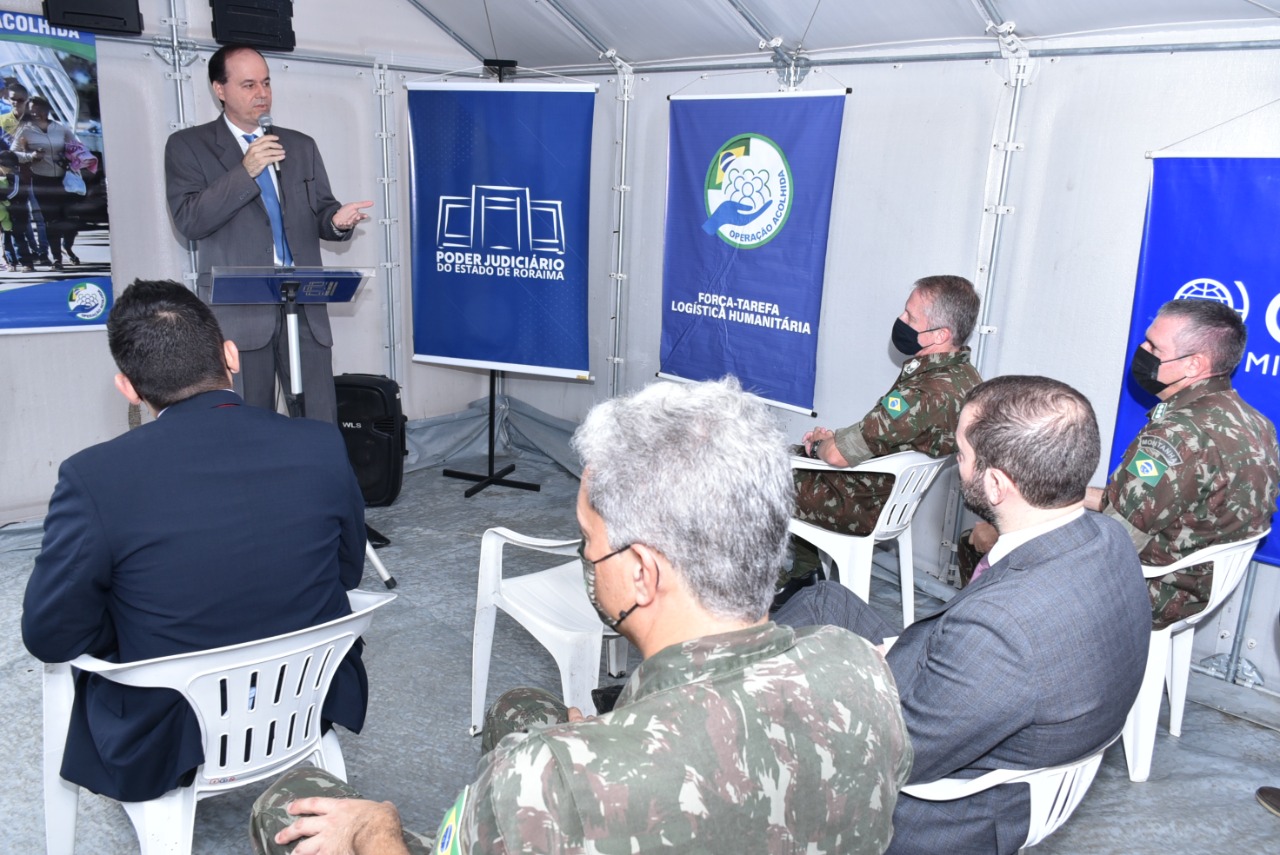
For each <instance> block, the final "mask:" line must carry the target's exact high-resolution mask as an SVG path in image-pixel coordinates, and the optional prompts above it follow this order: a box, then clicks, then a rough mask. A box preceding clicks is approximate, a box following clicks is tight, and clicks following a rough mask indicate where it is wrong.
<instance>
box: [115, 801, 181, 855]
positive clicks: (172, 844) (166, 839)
mask: <svg viewBox="0 0 1280 855" xmlns="http://www.w3.org/2000/svg"><path fill="white" fill-rule="evenodd" d="M121 804H122V805H123V807H124V810H125V813H127V814H129V821H130V822H132V823H133V830H134V831H136V832H137V834H138V845H139V848H140V850H141V855H191V838H192V834H193V833H194V831H195V827H196V790H195V787H179V788H178V789H176V790H170V791H169V792H167V793H165V794H164V795H163V796H161V797H160V798H158V799H152V800H151V801H149V802H121Z"/></svg>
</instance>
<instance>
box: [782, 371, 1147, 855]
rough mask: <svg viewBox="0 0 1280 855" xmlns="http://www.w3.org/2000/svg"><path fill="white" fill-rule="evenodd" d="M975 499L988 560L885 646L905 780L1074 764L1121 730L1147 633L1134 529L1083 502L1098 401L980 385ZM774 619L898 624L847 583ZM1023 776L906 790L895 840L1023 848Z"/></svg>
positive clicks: (970, 463)
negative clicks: (985, 784)
mask: <svg viewBox="0 0 1280 855" xmlns="http://www.w3.org/2000/svg"><path fill="white" fill-rule="evenodd" d="M956 438H957V441H958V444H959V451H958V452H957V454H956V459H957V462H958V464H959V467H960V484H961V489H962V491H963V494H964V500H965V504H966V505H967V506H968V507H969V508H970V509H971V510H973V511H974V512H975V513H977V514H978V515H980V516H982V517H984V518H986V519H988V520H989V521H991V522H992V523H993V524H994V525H995V527H996V530H997V531H998V532H999V539H998V540H997V541H996V544H995V546H994V548H992V550H991V553H990V554H989V555H988V556H987V558H988V561H987V562H986V563H987V565H988V566H986V567H984V566H982V565H979V572H978V574H977V576H976V577H975V580H974V582H973V583H972V584H970V585H969V586H968V587H967V588H965V589H964V590H963V591H961V592H960V593H959V594H957V595H956V596H955V598H954V599H952V600H951V602H949V603H947V604H946V605H945V606H943V607H942V609H941V610H939V611H938V612H937V613H935V614H933V615H931V616H929V617H925V618H922V619H921V620H919V621H917V622H916V623H914V624H912V625H911V626H910V627H908V628H907V629H906V630H904V631H903V633H902V635H901V637H900V638H898V640H897V642H896V643H895V644H894V645H893V647H892V648H891V649H890V650H889V652H888V656H887V659H888V662H889V667H890V668H891V669H892V670H893V674H894V677H895V678H896V679H897V681H898V691H899V694H900V696H901V699H902V713H903V716H904V718H905V719H906V722H907V731H908V733H910V735H911V742H912V744H913V746H914V748H915V766H914V768H913V769H912V772H911V783H916V782H925V781H933V780H936V779H938V778H947V777H962V778H969V777H975V776H977V775H978V774H980V773H981V772H982V771H985V770H990V769H995V768H1007V769H1036V768H1039V767H1042V766H1054V765H1059V764H1062V763H1069V762H1071V761H1073V760H1077V759H1079V758H1081V757H1084V756H1086V755H1087V754H1089V753H1091V752H1093V751H1095V750H1097V749H1098V748H1100V747H1101V746H1102V745H1104V744H1105V743H1106V742H1107V740H1109V739H1111V738H1112V737H1113V736H1115V735H1116V734H1117V733H1119V732H1120V729H1121V727H1122V726H1123V725H1124V722H1125V718H1126V716H1127V715H1128V712H1129V707H1130V706H1132V704H1133V700H1134V698H1135V697H1136V696H1137V693H1138V687H1139V686H1140V685H1141V683H1142V676H1143V672H1144V670H1145V668H1146V663H1147V644H1148V641H1149V639H1150V626H1149V623H1148V620H1147V619H1148V603H1147V595H1146V587H1145V585H1144V583H1143V578H1142V570H1141V567H1140V566H1139V565H1138V556H1137V554H1136V552H1135V551H1134V548H1133V544H1132V542H1131V541H1130V540H1129V537H1128V535H1127V534H1126V533H1125V530H1124V527H1123V526H1121V525H1120V524H1119V523H1118V522H1116V521H1115V520H1111V519H1108V518H1107V517H1105V516H1103V515H1101V514H1097V513H1093V512H1087V511H1085V510H1084V507H1083V502H1084V496H1085V487H1086V486H1087V485H1088V483H1089V478H1090V476H1091V475H1092V474H1093V472H1094V469H1096V468H1097V465H1098V458H1099V440H1098V424H1097V421H1096V419H1095V418H1094V414H1093V408H1092V407H1091V406H1090V405H1089V402H1088V400H1086V399H1085V398H1084V396H1082V395H1081V394H1080V393H1079V392H1077V391H1076V390H1075V389H1072V388H1071V387H1070V386H1067V385H1065V384H1063V383H1059V382H1058V381H1056V380H1050V379H1048V378H1045V377H1018V376H1006V377H998V378H996V379H995V380H990V381H988V382H986V383H983V384H981V385H980V386H978V387H977V388H975V389H974V390H973V391H972V392H971V393H970V394H969V397H968V399H967V401H966V403H965V406H964V409H963V411H962V412H961V413H960V426H959V429H958V432H957V437H956ZM776 618H777V620H778V622H779V623H788V624H791V625H794V626H808V625H811V624H824V623H834V624H836V625H838V626H845V627H847V628H849V629H852V630H853V631H854V632H857V633H858V634H860V635H862V636H863V637H865V638H867V639H869V640H871V641H873V642H879V641H881V640H882V639H883V638H884V637H885V636H886V635H891V634H892V630H891V628H890V627H889V626H888V624H887V623H885V622H884V621H883V620H881V619H880V617H879V616H878V615H877V614H876V613H875V612H874V611H873V610H872V609H871V608H870V607H869V606H868V605H867V604H866V603H864V602H862V601H861V600H860V599H858V598H857V597H856V596H855V595H854V594H852V593H851V592H850V591H849V590H848V589H847V588H844V587H842V586H840V585H835V584H832V583H829V582H824V583H819V584H818V585H815V586H813V587H810V588H806V589H805V590H803V591H801V592H799V593H798V594H797V595H796V596H795V597H793V598H792V600H791V601H790V602H789V603H787V605H786V606H784V607H783V608H782V609H780V610H779V611H778V613H777V616H776ZM1029 806H1030V801H1029V796H1028V789H1027V788H1026V787H1024V786H1008V787H997V788H994V789H992V790H987V791H986V792H983V793H979V794H977V795H974V796H971V797H969V798H966V799H961V800H958V801H954V802H927V801H921V800H918V799H913V798H911V797H909V796H907V795H905V794H904V795H902V796H901V797H900V798H899V800H898V806H897V809H896V811H895V812H894V829H895V833H894V839H893V844H892V846H891V847H890V849H889V851H890V852H891V853H938V852H945V853H947V854H948V855H962V853H973V855H978V853H983V854H984V855H987V853H996V852H999V853H1005V852H1015V851H1017V849H1018V848H1019V847H1020V846H1021V845H1022V844H1023V842H1024V841H1025V839H1026V834H1027V824H1028V817H1029Z"/></svg>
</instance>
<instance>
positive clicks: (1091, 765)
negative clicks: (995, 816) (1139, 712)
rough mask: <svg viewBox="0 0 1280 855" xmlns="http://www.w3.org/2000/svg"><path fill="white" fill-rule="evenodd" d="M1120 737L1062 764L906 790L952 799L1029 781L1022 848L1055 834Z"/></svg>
mask: <svg viewBox="0 0 1280 855" xmlns="http://www.w3.org/2000/svg"><path fill="white" fill-rule="evenodd" d="M1118 738H1119V734H1116V736H1113V737H1112V738H1111V739H1109V740H1107V744H1106V745H1104V746H1102V747H1101V748H1099V749H1098V750H1097V751H1095V752H1093V753H1092V754H1090V755H1088V756H1087V757H1084V758H1082V759H1080V760H1076V761H1075V762H1073V763H1066V764H1064V765H1062V766H1047V767H1045V768H1043V769H1032V770H1030V771H1026V770H1018V769H995V770H993V771H991V772H987V773H986V774H985V775H980V776H979V777H977V778H941V779H939V780H937V781H930V782H929V783H927V784H908V785H907V786H905V787H903V788H902V792H904V793H906V794H907V795H909V796H914V797H915V798H917V799H924V800H926V801H931V802H949V801H952V800H954V799H963V798H966V797H968V796H972V795H974V794H975V793H980V792H982V791H983V790H989V789H991V788H992V787H998V786H1000V785H1001V784H1026V785H1027V786H1029V787H1030V788H1031V821H1030V824H1029V825H1028V827H1027V840H1026V842H1025V843H1023V844H1022V846H1021V847H1020V848H1021V849H1027V848H1029V847H1032V846H1035V845H1036V844H1037V843H1039V842H1040V841H1041V840H1044V839H1045V838H1046V837H1048V836H1049V835H1050V834H1053V833H1054V832H1055V831H1057V830H1058V829H1059V828H1060V827H1061V826H1062V824H1063V823H1064V822H1066V821H1067V818H1068V817H1069V816H1071V814H1072V812H1074V811H1075V809H1076V807H1078V806H1079V804H1080V802H1081V800H1082V799H1084V794H1085V793H1086V792H1088V790H1089V785H1090V784H1092V783H1093V778H1094V776H1095V775H1097V774H1098V766H1099V765H1100V764H1101V763H1102V755H1103V754H1105V753H1106V751H1107V749H1108V748H1110V747H1111V745H1112V743H1114V742H1115V741H1116V739H1118Z"/></svg>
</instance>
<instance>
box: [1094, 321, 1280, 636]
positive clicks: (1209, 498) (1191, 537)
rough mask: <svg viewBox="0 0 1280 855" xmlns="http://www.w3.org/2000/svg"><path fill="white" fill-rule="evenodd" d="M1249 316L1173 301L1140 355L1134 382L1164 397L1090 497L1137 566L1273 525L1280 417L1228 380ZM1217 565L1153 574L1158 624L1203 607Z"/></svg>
mask: <svg viewBox="0 0 1280 855" xmlns="http://www.w3.org/2000/svg"><path fill="white" fill-rule="evenodd" d="M1245 337H1246V330H1245V326H1244V323H1243V322H1242V321H1241V320H1240V317H1239V315H1237V314H1236V312H1235V311H1234V310H1232V309H1231V308H1230V307H1228V306H1224V305H1222V304H1221V303H1216V302H1208V301H1202V300H1175V301H1172V302H1169V303H1166V304H1165V305H1164V306H1163V307H1161V309H1160V312H1159V313H1158V314H1157V315H1156V319H1155V321H1154V322H1153V323H1152V324H1151V326H1150V327H1149V328H1148V329H1147V338H1146V341H1145V342H1144V343H1143V344H1142V346H1141V349H1140V350H1139V351H1138V353H1135V354H1134V361H1133V369H1132V370H1133V374H1134V379H1135V380H1136V381H1138V382H1139V384H1141V385H1143V388H1146V389H1147V390H1148V391H1150V392H1152V393H1153V394H1154V395H1156V397H1158V398H1159V399H1160V403H1159V404H1157V405H1156V406H1155V408H1154V409H1152V410H1151V412H1150V414H1149V421H1148V422H1147V425H1146V427H1144V428H1143V429H1142V431H1141V432H1140V433H1139V434H1138V436H1137V437H1135V438H1134V440H1133V442H1132V443H1130V445H1129V447H1128V449H1127V450H1126V451H1125V453H1124V458H1123V459H1122V460H1121V461H1120V465H1119V466H1118V467H1117V468H1116V471H1115V472H1113V473H1112V474H1111V481H1110V483H1108V484H1107V487H1106V489H1105V490H1094V491H1092V494H1091V504H1092V506H1093V507H1094V508H1095V509H1096V510H1101V511H1102V512H1103V513H1105V514H1107V515H1108V516H1111V517H1114V518H1115V519H1117V520H1119V521H1120V522H1121V523H1123V524H1124V525H1125V527H1126V528H1127V529H1128V530H1129V534H1130V536H1131V537H1132V538H1133V543H1134V546H1136V547H1137V549H1138V556H1139V558H1141V560H1142V563H1143V564H1146V565H1149V566H1153V567H1159V566H1162V565H1165V564H1172V563H1174V562H1175V561H1178V560H1180V559H1182V558H1184V557H1185V556H1187V555H1189V554H1190V553H1192V552H1195V551H1196V550H1199V549H1203V548H1205V547H1206V546H1212V545H1213V544H1217V543H1231V542H1233V541H1237V540H1244V539H1245V538H1247V537H1251V536H1252V535H1255V534H1260V533H1261V532H1263V531H1266V530H1267V528H1268V527H1269V526H1270V525H1271V515H1272V514H1273V513H1275V510H1276V491H1277V485H1278V484H1280V470H1278V469H1277V466H1278V465H1280V464H1278V462H1277V461H1278V459H1280V452H1278V451H1277V447H1276V430H1275V426H1274V425H1272V424H1271V422H1270V421H1269V420H1268V419H1267V417H1266V416H1264V415H1262V414H1261V413H1259V412H1258V411H1257V410H1255V409H1254V408H1253V407H1251V406H1249V405H1248V404H1247V403H1245V401H1244V400H1242V399H1241V397H1240V396H1239V395H1238V394H1237V393H1236V391H1235V390H1234V389H1232V388H1231V372H1232V371H1234V370H1235V368H1236V366H1237V365H1238V364H1239V363H1240V359H1241V357H1242V355H1243V354H1244V346H1245ZM1211 571H1212V565H1211V564H1201V565H1196V566H1194V567H1191V568H1188V569H1186V570H1182V571H1178V572H1176V573H1170V574H1168V575H1166V576H1163V577H1160V578H1158V579H1151V580H1149V581H1148V586H1149V589H1150V593H1151V606H1152V610H1151V612H1152V621H1153V624H1154V627H1155V628H1156V629H1161V628H1163V627H1166V626H1168V625H1169V624H1171V623H1174V622H1176V621H1179V620H1181V619H1182V618H1185V617H1187V616H1189V615H1193V614H1196V613H1197V612H1200V611H1202V610H1203V609H1204V607H1205V604H1206V603H1207V602H1208V599H1209V590H1210V587H1211V584H1212V573H1211Z"/></svg>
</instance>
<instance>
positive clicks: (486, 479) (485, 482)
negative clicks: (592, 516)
mask: <svg viewBox="0 0 1280 855" xmlns="http://www.w3.org/2000/svg"><path fill="white" fill-rule="evenodd" d="M497 403H498V372H497V371H496V370H494V369H489V474H488V475H478V474H476V473H474V472H459V471H458V470H456V469H446V470H444V472H443V473H441V474H443V475H444V477H446V478H461V479H462V480H464V481H477V482H479V483H477V484H476V485H475V486H474V487H468V488H467V489H466V492H464V493H463V494H462V495H463V496H465V497H466V498H468V499H470V498H471V497H472V496H474V495H475V494H476V493H479V492H480V491H481V490H483V489H484V488H485V487H489V486H492V485H495V484H496V485H497V486H499V487H515V488H516V489H517V490H532V491H533V492H535V493H536V492H538V491H539V490H541V489H542V485H541V484H530V483H529V482H527V481H509V480H507V476H508V475H510V474H511V473H512V472H514V471H515V469H516V465H515V464H514V463H508V464H507V465H506V466H504V467H502V468H501V469H499V470H498V471H497V472H494V471H493V441H494V440H493V434H494V429H495V425H496V424H497V418H498V415H497Z"/></svg>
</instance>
